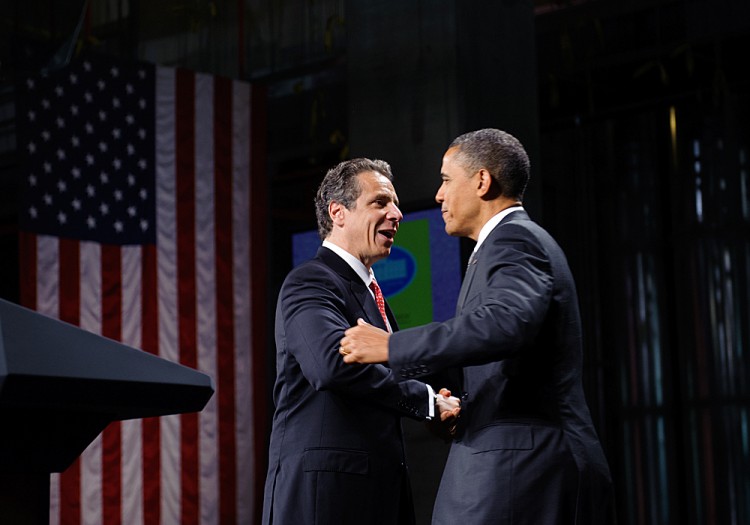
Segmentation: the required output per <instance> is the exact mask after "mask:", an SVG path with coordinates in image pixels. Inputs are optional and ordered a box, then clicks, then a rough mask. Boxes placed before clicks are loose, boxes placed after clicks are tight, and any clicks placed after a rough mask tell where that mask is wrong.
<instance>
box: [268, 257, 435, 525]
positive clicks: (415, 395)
mask: <svg viewBox="0 0 750 525" xmlns="http://www.w3.org/2000/svg"><path fill="white" fill-rule="evenodd" d="M386 308H387V307H386ZM387 310H388V315H389V321H390V323H391V327H392V328H394V329H395V327H396V326H397V325H396V319H395V318H394V317H393V315H392V314H391V313H390V309H388V308H387ZM358 317H361V318H363V319H365V320H366V321H367V322H369V323H371V324H373V325H375V326H378V327H381V328H385V326H384V323H383V320H382V318H381V316H380V313H379V312H378V309H377V306H376V305H375V301H374V299H373V298H372V296H371V295H370V292H369V290H368V289H367V287H366V286H365V285H364V283H363V282H362V280H361V279H360V278H359V277H358V276H357V274H356V273H355V272H354V270H352V268H351V267H350V266H349V265H348V264H347V263H346V262H345V261H344V260H343V259H341V258H340V257H339V256H338V255H336V254H335V253H334V252H332V251H331V250H329V249H327V248H322V247H321V248H320V249H319V250H318V254H317V256H316V257H315V258H314V259H312V260H310V261H308V262H306V263H303V264H301V265H300V266H298V267H297V268H295V269H294V270H292V271H291V272H290V273H289V275H288V276H287V278H286V280H285V281H284V284H283V286H282V288H281V292H280V294H279V300H278V305H277V309H276V352H277V353H276V373H277V376H276V383H275V386H274V394H273V395H274V402H275V405H276V411H275V413H274V417H273V426H272V430H271V442H270V447H269V467H268V476H267V479H266V486H265V495H264V501H263V504H264V508H263V523H265V524H271V523H273V524H276V525H278V524H294V525H299V524H306V523H310V524H348V523H352V524H354V523H356V524H368V523H371V524H378V525H380V524H384V523H394V524H395V523H411V522H413V520H414V511H413V505H412V501H411V496H410V489H409V485H408V478H407V475H406V466H405V458H404V445H403V439H402V432H401V422H400V418H401V416H404V415H405V416H410V417H413V418H415V419H424V418H425V417H427V415H428V410H429V407H428V401H429V399H428V395H427V388H426V386H425V385H424V383H421V382H418V381H408V382H399V381H398V380H397V378H396V377H395V376H394V374H393V373H392V372H391V370H390V369H389V368H387V367H385V366H383V365H354V366H353V365H347V364H344V362H343V360H342V359H341V355H339V353H338V350H339V342H340V340H341V338H342V337H343V336H344V331H345V330H346V329H347V328H349V327H351V326H354V325H356V322H357V318H358Z"/></svg>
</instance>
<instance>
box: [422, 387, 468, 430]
mask: <svg viewBox="0 0 750 525" xmlns="http://www.w3.org/2000/svg"><path fill="white" fill-rule="evenodd" d="M435 410H436V411H437V412H438V413H439V414H440V418H434V419H433V420H432V421H428V422H427V428H428V429H429V430H430V432H432V433H433V434H435V435H436V436H438V437H439V438H441V439H443V440H445V441H450V440H451V439H453V436H455V435H456V423H457V422H458V421H457V420H458V416H459V414H460V413H461V400H460V399H458V398H457V397H454V396H452V395H451V391H450V390H448V389H447V388H441V389H440V391H439V392H438V393H437V394H435Z"/></svg>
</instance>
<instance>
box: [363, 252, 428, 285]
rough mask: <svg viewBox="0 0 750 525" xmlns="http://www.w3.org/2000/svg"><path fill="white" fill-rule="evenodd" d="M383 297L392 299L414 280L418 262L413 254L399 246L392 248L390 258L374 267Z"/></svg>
mask: <svg viewBox="0 0 750 525" xmlns="http://www.w3.org/2000/svg"><path fill="white" fill-rule="evenodd" d="M372 271H373V272H375V278H376V279H377V280H378V284H379V285H380V289H381V290H383V295H385V296H386V297H390V296H392V295H396V294H397V293H399V292H401V291H403V290H404V289H405V288H406V287H407V286H409V284H411V282H412V281H413V280H414V276H415V275H416V273H417V262H416V261H415V260H414V257H413V256H412V254H410V253H409V252H408V251H406V250H404V249H403V248H400V247H398V246H393V247H391V255H390V256H388V258H386V259H383V260H381V261H378V262H376V263H375V264H373V265H372Z"/></svg>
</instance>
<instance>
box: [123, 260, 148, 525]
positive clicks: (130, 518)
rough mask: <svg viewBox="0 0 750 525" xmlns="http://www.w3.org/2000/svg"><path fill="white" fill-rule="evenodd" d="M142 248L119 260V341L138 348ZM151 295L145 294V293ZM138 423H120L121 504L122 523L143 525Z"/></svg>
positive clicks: (141, 449) (141, 454)
mask: <svg viewBox="0 0 750 525" xmlns="http://www.w3.org/2000/svg"><path fill="white" fill-rule="evenodd" d="M141 251H142V250H141V247H140V246H123V247H122V248H121V257H122V277H121V282H122V312H123V316H122V317H123V318H122V342H123V343H125V344H126V345H129V346H132V347H134V348H138V347H139V346H140V345H141V322H142V319H141V294H142V293H143V289H142V284H141V277H142V276H141ZM148 292H150V290H149V291H147V293H148ZM141 426H142V425H141V420H140V419H131V420H127V421H123V422H122V425H121V429H122V452H121V457H122V471H121V476H122V481H121V483H122V495H121V498H122V503H121V509H122V510H121V513H120V515H121V518H122V523H123V524H128V523H131V524H134V525H137V524H141V523H143V469H142V468H141V465H142V463H143V447H142V445H143V444H142V442H141Z"/></svg>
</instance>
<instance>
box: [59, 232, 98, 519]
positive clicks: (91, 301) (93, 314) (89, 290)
mask: <svg viewBox="0 0 750 525" xmlns="http://www.w3.org/2000/svg"><path fill="white" fill-rule="evenodd" d="M76 256H77V257H78V258H79V261H80V273H78V274H71V275H67V276H66V279H68V280H71V281H75V282H77V283H78V284H79V291H80V302H81V322H80V326H81V328H83V329H84V330H88V331H89V332H93V333H95V334H101V333H102V302H101V298H102V266H101V259H102V248H101V245H100V244H98V243H95V242H90V241H82V242H80V243H79V244H78V253H77V254H76ZM62 299H63V300H65V297H62ZM102 440H103V437H102V434H99V436H97V437H96V439H94V441H93V442H92V443H91V444H90V445H89V446H88V448H87V449H86V450H84V451H83V454H81V458H80V472H81V479H80V491H81V495H80V497H81V509H82V512H81V517H80V523H82V524H84V525H98V524H101V523H102V522H103V520H104V516H103V508H102V506H103V503H104V501H103V487H102V479H103V478H102V474H103V472H102ZM62 523H63V525H66V524H67V523H69V522H68V521H65V519H63V520H62ZM70 523H79V522H77V521H76V522H70Z"/></svg>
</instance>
